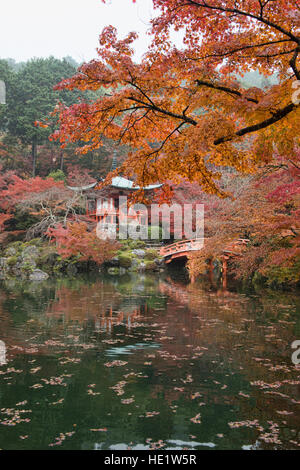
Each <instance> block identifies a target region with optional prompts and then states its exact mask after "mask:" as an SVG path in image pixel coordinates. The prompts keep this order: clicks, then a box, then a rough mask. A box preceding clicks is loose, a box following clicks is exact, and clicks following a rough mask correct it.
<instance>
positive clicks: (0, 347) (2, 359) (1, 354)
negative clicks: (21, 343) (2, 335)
mask: <svg viewBox="0 0 300 470" xmlns="http://www.w3.org/2000/svg"><path fill="white" fill-rule="evenodd" d="M4 364H6V346H5V343H4V341H1V340H0V366H3V365H4Z"/></svg>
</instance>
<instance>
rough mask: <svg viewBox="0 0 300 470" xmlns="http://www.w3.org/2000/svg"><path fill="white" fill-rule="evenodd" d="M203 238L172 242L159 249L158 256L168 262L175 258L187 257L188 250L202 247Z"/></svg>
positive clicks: (196, 249)
mask: <svg viewBox="0 0 300 470" xmlns="http://www.w3.org/2000/svg"><path fill="white" fill-rule="evenodd" d="M203 245H204V238H193V239H191V240H182V241H180V242H176V243H172V244H171V245H167V246H165V247H163V248H161V249H160V256H163V257H164V258H165V262H166V263H170V262H171V261H172V260H173V259H175V258H184V257H187V255H188V253H189V252H190V251H198V250H201V249H202V248H203Z"/></svg>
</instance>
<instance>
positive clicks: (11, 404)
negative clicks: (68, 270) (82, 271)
mask: <svg viewBox="0 0 300 470" xmlns="http://www.w3.org/2000/svg"><path fill="white" fill-rule="evenodd" d="M299 312H300V297H299V296H298V295H296V294H295V295H294V294H291V293H273V292H261V293H252V294H251V295H246V294H245V293H239V292H232V291H224V290H223V291H216V290H212V289H206V288H203V287H202V286H201V285H199V284H193V285H185V284H184V283H181V282H179V281H175V280H174V279H170V278H168V277H151V276H143V277H137V276H134V275H132V276H122V277H121V278H115V277H100V278H94V279H93V278H91V279H89V278H81V279H80V278H78V279H76V280H68V279H60V280H57V281H47V282H45V283H41V284H39V285H32V284H31V285H29V284H18V283H10V284H3V287H2V290H0V334H1V338H2V339H3V341H1V342H0V358H1V357H2V359H3V357H5V360H6V361H8V365H7V366H6V363H4V362H2V363H1V362H0V365H1V366H2V367H1V369H0V386H1V395H0V410H1V412H0V423H2V424H6V423H7V419H8V418H7V416H6V415H5V413H6V412H5V411H3V410H10V411H7V413H12V411H11V410H17V409H18V406H17V405H18V403H24V402H25V401H27V402H28V405H26V407H25V409H27V407H28V408H29V410H31V414H30V418H29V419H30V420H31V421H30V425H28V424H27V423H26V422H21V423H20V424H16V426H14V425H12V426H10V427H9V428H8V427H6V426H3V428H2V430H3V429H4V433H3V432H2V433H1V437H2V435H3V436H4V437H3V444H2V443H1V446H2V447H3V448H10V447H11V446H16V447H18V448H48V446H49V445H51V446H52V445H60V446H62V447H63V448H66V449H67V448H98V449H116V448H120V447H119V446H123V447H124V448H128V447H129V448H135V447H136V448H137V447H139V448H152V449H153V448H164V449H167V448H190V449H193V448H227V449H232V448H239V449H241V448H249V449H250V448H298V447H299V436H298V430H299V405H300V380H299V379H300V376H299V371H300V368H299V367H297V366H294V365H293V364H292V363H291V350H290V344H291V343H292V341H293V340H294V339H296V338H297V335H298V336H299V333H300V322H299ZM1 344H3V345H4V347H5V348H7V350H6V349H5V356H3V354H2V356H1ZM2 350H4V349H3V348H2ZM0 361H1V359H0ZM23 372H24V373H23ZM12 392H13V393H12ZM20 406H22V407H23V408H24V405H20ZM15 413H17V412H16V411H15ZM14 416H16V418H14ZM17 416H18V414H16V415H13V417H10V420H12V423H15V422H17V421H18V418H17ZM14 419H15V420H14ZM22 419H23V418H22ZM41 420H42V421H43V422H47V423H50V424H49V432H44V433H41V432H40V429H41ZM21 426H22V427H21ZM26 426H27V428H26ZM19 427H21V430H19V429H18V428H19ZM2 430H1V431H2ZM61 433H62V435H63V438H61V437H59V436H61ZM20 435H22V436H23V435H25V436H27V435H30V438H28V440H27V439H21V441H20V438H19V436H20ZM123 447H122V448H123Z"/></svg>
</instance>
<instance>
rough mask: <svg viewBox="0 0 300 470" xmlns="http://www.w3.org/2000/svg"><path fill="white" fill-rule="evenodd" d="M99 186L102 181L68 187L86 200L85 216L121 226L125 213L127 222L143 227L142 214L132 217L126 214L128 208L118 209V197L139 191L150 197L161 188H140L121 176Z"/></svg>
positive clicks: (137, 212) (154, 186)
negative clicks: (80, 193)
mask: <svg viewBox="0 0 300 470" xmlns="http://www.w3.org/2000/svg"><path fill="white" fill-rule="evenodd" d="M101 184H102V181H99V182H95V183H92V184H89V185H86V186H68V188H69V189H71V190H73V191H78V192H82V193H84V194H85V195H86V198H87V205H86V214H87V215H88V216H89V217H92V218H94V219H95V221H96V222H105V223H107V224H115V223H117V224H121V223H122V219H123V217H124V214H125V212H126V216H127V218H128V222H129V221H130V219H131V220H135V221H137V222H138V223H139V224H141V225H143V224H144V223H145V221H144V220H143V217H144V214H143V213H139V211H136V212H135V213H134V214H133V215H130V214H127V210H128V207H124V208H123V209H126V211H124V210H122V207H119V201H120V197H122V196H124V197H127V198H129V196H130V195H131V194H132V193H133V192H135V191H138V190H141V189H142V190H143V191H145V192H146V193H148V196H150V197H151V193H153V192H154V191H155V190H156V189H159V188H161V187H162V184H153V185H149V186H146V187H144V188H141V187H140V186H137V185H135V184H134V182H133V181H131V180H129V179H127V178H123V177H122V176H116V177H114V178H112V182H111V184H110V185H109V186H106V187H104V188H103V187H101Z"/></svg>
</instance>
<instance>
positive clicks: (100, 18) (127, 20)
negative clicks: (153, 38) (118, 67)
mask: <svg viewBox="0 0 300 470" xmlns="http://www.w3.org/2000/svg"><path fill="white" fill-rule="evenodd" d="M153 15H154V12H153V10H152V1H151V0H138V1H137V3H136V4H133V3H132V0H109V1H108V2H107V4H106V5H104V4H103V3H102V2H101V0H0V58H2V59H3V58H8V57H11V58H13V59H15V60H16V61H17V62H18V61H25V60H28V59H30V58H32V57H48V56H50V55H53V56H55V57H58V58H62V57H65V56H72V57H73V58H74V59H75V60H77V61H78V62H82V61H87V60H90V59H92V58H95V57H96V55H97V54H96V51H95V49H96V47H97V46H98V37H99V33H100V32H101V30H102V29H103V28H104V26H107V25H109V24H111V25H113V26H115V27H117V29H118V32H119V34H120V36H124V35H125V34H126V33H127V32H129V31H137V32H139V33H140V39H139V40H138V41H137V42H136V45H135V49H136V58H137V59H138V58H140V56H141V55H142V54H143V52H144V51H145V48H146V45H147V43H148V42H149V38H148V37H147V35H146V31H147V29H149V20H150V18H151V17H152V16H153Z"/></svg>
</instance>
